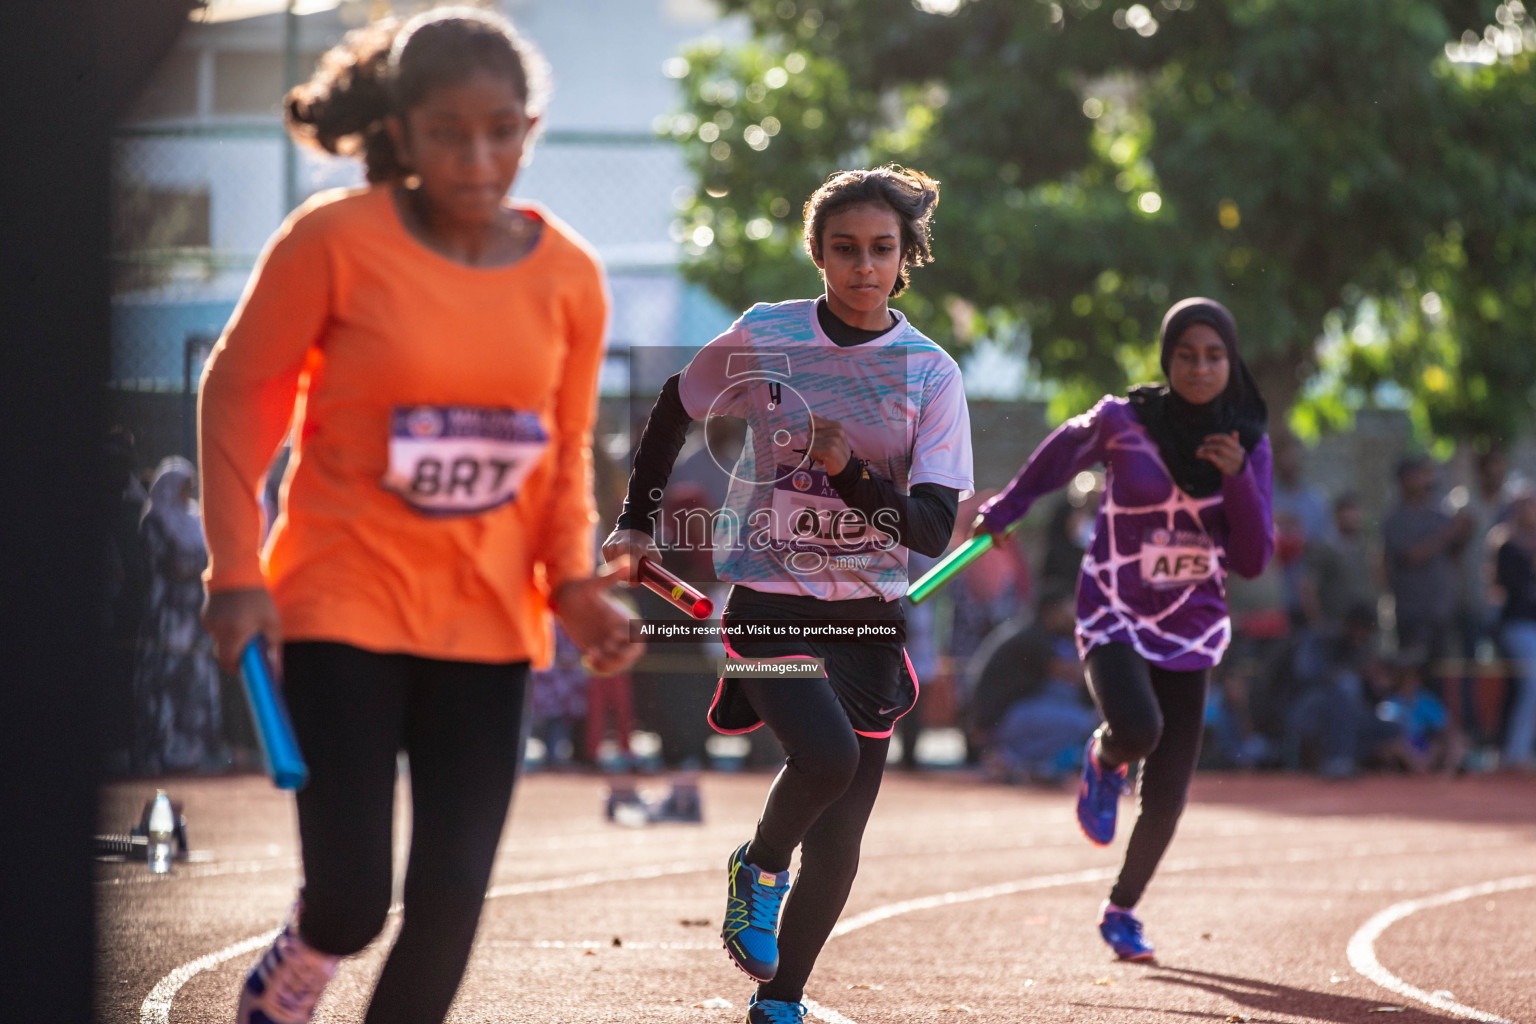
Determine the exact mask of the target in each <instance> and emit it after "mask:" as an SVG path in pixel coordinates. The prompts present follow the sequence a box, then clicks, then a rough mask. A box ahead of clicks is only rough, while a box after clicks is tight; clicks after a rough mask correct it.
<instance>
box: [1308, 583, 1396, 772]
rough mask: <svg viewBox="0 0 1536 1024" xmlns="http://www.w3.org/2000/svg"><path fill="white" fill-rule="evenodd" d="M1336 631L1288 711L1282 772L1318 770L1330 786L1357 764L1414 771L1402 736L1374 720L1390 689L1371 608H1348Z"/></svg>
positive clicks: (1324, 643) (1390, 724) (1392, 726)
mask: <svg viewBox="0 0 1536 1024" xmlns="http://www.w3.org/2000/svg"><path fill="white" fill-rule="evenodd" d="M1339 623H1340V628H1339V629H1338V630H1337V631H1335V632H1334V633H1333V634H1332V635H1330V636H1328V637H1327V638H1326V639H1324V640H1322V641H1321V643H1320V645H1319V646H1320V652H1319V654H1320V657H1319V658H1318V660H1317V661H1316V662H1314V663H1313V664H1312V665H1311V666H1310V669H1311V673H1310V676H1309V678H1307V679H1306V680H1305V681H1304V683H1303V689H1302V692H1301V694H1300V696H1299V697H1298V699H1297V700H1296V701H1295V703H1294V705H1293V706H1292V708H1291V710H1290V714H1289V716H1288V721H1287V723H1286V733H1285V745H1284V750H1285V766H1286V767H1287V768H1289V769H1291V770H1293V771H1294V770H1296V769H1299V768H1302V767H1303V766H1304V765H1305V764H1307V763H1311V762H1313V761H1315V762H1317V764H1318V766H1319V768H1320V770H1321V773H1322V774H1323V775H1324V776H1326V777H1328V778H1347V777H1349V776H1351V775H1354V774H1356V773H1357V772H1358V771H1359V770H1360V767H1361V765H1362V764H1368V763H1378V764H1384V765H1391V766H1398V767H1403V768H1408V769H1417V768H1418V767H1419V765H1420V759H1419V757H1418V755H1417V754H1416V753H1415V752H1414V751H1413V750H1412V749H1411V748H1410V747H1409V745H1408V743H1407V740H1406V732H1407V730H1406V728H1405V727H1404V726H1403V725H1402V724H1401V723H1398V722H1388V721H1384V720H1382V719H1381V718H1379V717H1377V715H1376V707H1377V705H1378V704H1379V703H1380V702H1381V701H1382V700H1383V699H1385V698H1387V697H1388V696H1389V695H1390V694H1391V692H1392V688H1393V675H1392V672H1391V669H1390V667H1389V666H1388V665H1387V664H1386V663H1385V662H1384V661H1383V660H1382V658H1381V656H1380V652H1379V649H1378V645H1377V642H1376V606H1375V604H1373V603H1372V604H1367V603H1361V604H1357V605H1354V606H1352V607H1351V608H1349V609H1348V610H1347V611H1346V612H1345V613H1344V614H1343V616H1342V617H1341V619H1340V620H1339Z"/></svg>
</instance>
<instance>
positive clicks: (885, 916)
mask: <svg viewBox="0 0 1536 1024" xmlns="http://www.w3.org/2000/svg"><path fill="white" fill-rule="evenodd" d="M1465 849H1467V847H1466V845H1465V844H1464V843H1457V844H1448V845H1445V846H1444V847H1443V849H1439V848H1434V847H1431V846H1427V845H1425V844H1422V843H1404V842H1391V843H1379V844H1371V843H1354V844H1352V845H1350V846H1349V847H1348V848H1347V849H1343V850H1341V849H1339V848H1338V847H1328V846H1316V847H1297V848H1295V849H1291V850H1286V851H1284V852H1283V853H1281V854H1280V855H1279V856H1272V857H1263V856H1254V855H1252V854H1242V855H1236V856H1226V857H1184V858H1180V859H1177V860H1172V861H1168V862H1166V863H1165V864H1163V865H1162V867H1161V868H1159V873H1160V874H1175V873H1181V872H1187V871H1211V870H1222V869H1227V868H1244V867H1254V866H1257V865H1260V864H1302V863H1313V862H1318V861H1332V860H1337V859H1339V858H1342V857H1383V856H1391V855H1394V854H1408V853H1411V854H1415V855H1422V854H1426V853H1440V852H1455V851H1460V850H1465ZM1119 872H1120V869H1119V867H1118V866H1116V867H1113V868H1090V869H1088V870H1086V871H1071V872H1066V873H1063V874H1055V875H1037V876H1034V877H1032V878H1020V879H1015V880H1014V881H1012V882H999V883H996V884H994V885H984V886H980V887H978V888H975V889H964V890H958V891H954V892H941V893H934V894H933V895H931V896H920V897H918V898H916V899H910V900H901V901H900V902H897V903H887V904H885V905H884V906H880V907H875V908H873V909H872V910H866V911H864V912H863V913H862V914H855V915H854V916H852V917H846V918H843V919H842V920H841V921H839V922H838V923H837V925H836V926H835V927H834V928H833V929H832V934H831V936H830V938H834V939H835V938H837V937H838V936H839V935H847V934H848V933H849V932H853V931H858V930H859V929H860V928H868V927H869V926H870V925H872V924H879V923H880V922H881V921H888V920H890V919H891V918H893V917H898V916H900V915H902V914H910V913H913V912H914V911H919V910H933V909H935V908H938V907H944V906H951V905H953V904H956V903H973V902H975V901H977V900H988V899H993V898H994V897H997V896H1011V895H1013V894H1015V893H1021V892H1031V891H1034V890H1037V889H1051V888H1057V887H1060V886H1067V885H1079V884H1082V883H1085V882H1098V881H1103V880H1105V879H1110V878H1114V877H1115V876H1116V875H1118V874H1119Z"/></svg>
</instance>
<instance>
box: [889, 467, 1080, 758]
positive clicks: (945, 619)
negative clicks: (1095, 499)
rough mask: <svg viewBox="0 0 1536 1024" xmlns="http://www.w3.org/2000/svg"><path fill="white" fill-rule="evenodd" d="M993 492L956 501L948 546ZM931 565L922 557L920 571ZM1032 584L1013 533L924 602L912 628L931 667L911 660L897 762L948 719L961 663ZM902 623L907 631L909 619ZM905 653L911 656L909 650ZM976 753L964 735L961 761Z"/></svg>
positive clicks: (962, 702)
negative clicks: (926, 646) (912, 684)
mask: <svg viewBox="0 0 1536 1024" xmlns="http://www.w3.org/2000/svg"><path fill="white" fill-rule="evenodd" d="M995 493H997V492H996V491H980V492H978V493H976V494H974V495H972V496H971V497H969V498H966V499H965V500H964V501H962V502H961V503H960V508H959V511H958V513H957V514H956V516H955V534H954V537H953V538H952V539H951V541H950V548H951V550H952V549H953V548H954V547H956V546H958V545H960V544H962V543H964V542H965V540H966V538H967V537H968V536H969V535H970V528H971V523H972V522H973V521H974V520H975V518H976V509H977V508H978V507H980V505H981V503H982V502H983V501H985V500H986V499H987V498H989V497H991V496H992V495H993V494H995ZM914 564H916V563H914ZM931 565H932V563H927V564H926V565H924V568H923V570H922V571H926V569H927V568H929V567H931ZM917 572H918V570H915V569H913V568H912V567H911V566H909V575H911V576H912V578H913V579H916V578H917V575H916V573H917ZM1074 579H1075V577H1074ZM1032 589H1033V584H1032V581H1031V579H1030V575H1029V562H1028V559H1027V558H1026V556H1025V554H1024V548H1023V546H1022V544H1020V543H1019V541H1018V539H1017V538H1016V537H1013V538H1010V539H1009V540H1008V541H1006V542H1005V543H1003V544H1002V545H1001V546H1000V547H997V548H994V549H993V550H991V551H988V552H987V553H986V554H984V555H982V556H981V557H980V558H978V559H977V560H976V561H974V562H972V563H971V564H970V566H968V567H967V568H966V570H965V571H964V572H963V573H961V574H960V575H959V576H958V577H957V578H955V579H954V580H953V581H952V582H951V583H950V584H949V585H948V586H946V587H945V588H944V589H943V590H941V591H940V592H939V593H938V595H936V596H935V597H934V598H933V599H932V600H931V601H930V602H929V604H930V605H931V611H930V612H929V613H928V615H929V616H931V617H930V618H928V619H926V620H925V619H921V618H920V619H919V623H918V628H919V630H920V631H922V632H923V633H926V634H927V636H926V638H923V639H927V640H928V641H929V642H930V643H931V645H932V646H931V652H932V657H931V661H932V664H933V669H932V672H931V674H930V675H924V674H923V670H922V669H921V668H920V667H919V665H918V662H916V661H914V662H913V668H914V669H915V670H916V671H917V678H918V682H919V685H920V686H921V688H922V691H923V698H922V700H920V701H918V704H917V707H916V708H915V709H914V710H913V712H912V713H911V714H908V715H903V716H902V717H901V718H899V719H898V720H897V721H896V733H895V735H896V736H897V738H899V739H900V740H901V754H900V760H899V761H898V762H897V763H898V765H899V766H900V767H902V768H904V769H908V770H911V769H915V768H917V767H918V762H917V740H918V737H919V735H920V733H921V731H922V728H923V726H924V725H929V724H944V725H948V724H950V722H951V721H952V718H951V716H952V715H954V714H957V713H958V712H959V711H960V709H963V708H964V707H965V706H966V703H967V702H968V700H969V698H970V694H969V692H968V690H967V689H966V687H967V684H968V682H969V680H970V676H969V675H968V673H967V671H966V669H967V666H968V665H969V664H970V662H971V657H972V655H973V654H975V652H976V650H977V648H979V647H980V646H981V644H982V641H983V640H985V639H986V638H987V636H988V635H989V634H990V633H991V632H992V631H993V630H994V629H996V628H997V627H998V626H1001V625H1002V624H1003V623H1005V622H1008V621H1009V620H1011V619H1014V618H1015V617H1020V618H1025V619H1027V618H1028V614H1027V612H1028V605H1027V602H1028V599H1029V595H1030V593H1031V591H1032ZM907 629H908V631H909V633H910V631H911V630H912V624H911V623H910V622H909V623H908V624H907ZM920 638H921V635H920ZM909 642H910V641H909ZM908 656H909V657H911V656H912V652H911V651H910V650H909V651H908ZM978 756H979V751H977V750H976V749H975V748H974V746H973V745H972V744H971V743H970V742H969V738H968V739H967V744H966V760H967V762H968V763H974V762H975V760H976V758H977V757H978Z"/></svg>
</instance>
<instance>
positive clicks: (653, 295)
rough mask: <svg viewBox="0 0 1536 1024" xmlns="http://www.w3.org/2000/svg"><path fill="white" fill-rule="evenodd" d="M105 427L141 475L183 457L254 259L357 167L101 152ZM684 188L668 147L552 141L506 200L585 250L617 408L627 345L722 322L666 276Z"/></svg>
mask: <svg viewBox="0 0 1536 1024" xmlns="http://www.w3.org/2000/svg"><path fill="white" fill-rule="evenodd" d="M114 161H115V167H114V200H115V205H114V209H115V224H114V228H115V233H114V244H113V262H114V268H115V280H114V291H113V311H112V312H113V321H112V324H113V338H112V372H111V380H110V388H111V393H112V398H113V402H114V404H115V408H114V418H115V419H116V420H117V421H118V422H121V423H123V424H125V425H127V426H128V427H130V428H131V429H132V430H133V431H134V433H135V435H136V437H137V440H138V449H139V454H140V458H141V461H142V462H143V463H145V464H146V465H153V464H154V462H155V461H156V460H158V459H159V458H160V457H162V456H164V455H168V454H176V453H179V454H186V455H191V454H192V452H193V450H194V447H195V445H194V433H193V431H194V422H193V413H194V410H195V407H196V388H197V380H198V376H199V374H200V373H201V370H202V365H203V361H204V359H205V358H206V357H207V354H208V350H209V348H210V347H211V345H212V344H213V341H214V340H215V339H216V338H217V337H218V335H219V333H220V331H222V330H223V328H224V325H225V323H226V322H227V321H228V319H229V316H230V314H231V312H232V311H233V310H234V307H235V303H236V302H237V301H238V299H239V297H240V294H241V291H242V290H243V289H244V287H245V284H246V282H247V280H248V278H249V276H250V272H251V268H252V267H253V266H254V264H255V261H256V258H257V255H258V254H259V252H260V251H261V247H262V246H263V245H264V244H265V242H266V240H267V239H268V238H269V237H270V235H271V234H272V232H273V231H274V230H275V229H276V228H277V226H278V225H279V224H280V223H281V221H282V218H283V217H284V216H285V215H286V213H287V211H288V210H289V209H290V208H291V206H292V204H293V203H294V202H296V201H298V200H302V199H303V198H304V197H306V196H308V195H310V194H312V193H313V192H315V191H318V190H321V189H325V188H334V187H339V186H354V185H359V184H361V183H362V174H361V167H360V165H359V164H358V163H357V162H356V161H354V160H350V159H341V158H331V157H326V156H323V155H317V154H312V153H309V152H307V151H304V150H295V149H294V148H293V147H291V146H290V145H289V144H288V142H287V140H286V137H285V135H284V134H283V132H282V130H281V128H280V126H279V125H277V124H276V123H274V122H270V121H268V122H264V123H249V124H241V125H216V126H200V127H199V126H193V127H185V126H180V127H156V126H148V127H145V126H139V127H129V128H125V129H124V130H122V131H121V132H120V133H119V135H118V138H117V140H116V144H115V149H114ZM687 188H688V176H687V172H686V169H685V168H684V166H683V163H682V159H681V155H680V154H679V152H678V151H677V149H676V147H675V145H674V144H672V143H671V142H669V141H667V140H665V139H658V138H656V137H654V136H651V135H649V134H643V133H632V134H631V133H573V132H566V133H562V132H551V133H549V134H547V135H546V136H545V137H544V138H542V139H541V140H540V141H539V143H538V145H537V147H536V149H535V150H534V154H533V160H532V162H531V163H530V164H529V166H528V167H527V168H525V169H524V171H523V172H522V173H521V175H520V176H519V178H518V182H517V185H516V187H515V189H514V193H515V194H516V195H517V196H519V197H522V198H526V199H530V200H535V201H537V202H540V203H542V204H544V205H545V206H546V207H548V209H549V210H551V211H552V212H553V213H554V214H555V215H556V216H558V217H559V218H561V219H562V220H564V221H565V222H566V223H568V224H570V225H571V227H573V228H574V229H575V230H576V231H577V232H579V233H580V234H581V235H582V236H583V237H585V238H586V239H587V240H588V241H589V242H590V243H592V245H593V246H594V247H595V248H596V249H597V250H598V252H599V254H600V255H601V256H602V257H603V260H604V262H605V264H606V265H607V267H608V271H609V275H610V284H611V288H612V292H613V298H614V309H613V320H612V327H611V329H610V347H611V349H612V350H613V352H614V357H613V359H612V361H611V364H610V372H609V373H608V374H607V375H606V376H605V389H606V390H607V391H608V392H609V393H611V394H615V395H618V394H627V392H628V388H629V375H628V372H627V367H628V360H627V359H626V358H625V357H624V352H625V350H627V349H628V348H629V347H630V346H635V345H638V346H644V345H679V344H681V345H690V344H692V345H697V344H700V343H702V342H703V341H706V340H708V339H709V338H710V337H711V336H713V334H715V333H717V332H718V331H719V330H720V329H721V328H722V327H723V326H724V325H725V324H727V323H729V315H728V314H727V313H725V311H723V310H722V309H720V308H719V307H718V306H717V305H716V304H715V303H714V302H713V300H711V299H710V298H709V297H708V296H707V295H705V294H703V293H702V292H701V291H699V290H698V289H696V288H692V287H689V286H686V285H684V284H683V282H682V281H681V279H680V278H679V277H678V275H677V271H676V259H677V244H676V242H675V241H673V239H672V237H671V223H672V219H673V216H674V214H675V202H676V200H677V199H678V196H679V194H680V192H682V191H686V189H687Z"/></svg>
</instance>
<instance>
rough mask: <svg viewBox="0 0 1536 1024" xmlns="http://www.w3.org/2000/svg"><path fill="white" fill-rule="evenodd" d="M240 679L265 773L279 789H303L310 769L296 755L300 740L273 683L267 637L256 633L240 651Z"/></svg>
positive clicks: (285, 705)
mask: <svg viewBox="0 0 1536 1024" xmlns="http://www.w3.org/2000/svg"><path fill="white" fill-rule="evenodd" d="M240 676H241V678H242V680H243V681H244V683H245V699H246V702H247V703H248V704H249V705H250V707H251V721H253V722H254V723H255V724H256V739H257V740H258V741H259V742H260V743H261V756H262V760H263V761H265V762H266V766H267V774H268V775H270V776H272V781H273V782H274V783H276V785H277V788H278V789H303V788H304V783H305V782H307V781H308V780H309V766H308V765H306V764H305V763H304V756H303V755H302V754H300V753H299V741H298V739H297V738H295V737H294V735H293V722H292V721H291V720H290V719H289V718H288V705H287V704H286V703H284V702H283V694H282V691H280V690H279V689H278V688H277V687H276V686H275V685H274V684H273V682H272V666H271V664H270V663H269V662H268V660H267V638H266V637H264V636H261V635H260V634H258V635H257V636H256V638H255V639H254V640H252V641H251V642H250V643H248V644H246V645H245V650H244V651H242V652H240Z"/></svg>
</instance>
